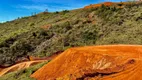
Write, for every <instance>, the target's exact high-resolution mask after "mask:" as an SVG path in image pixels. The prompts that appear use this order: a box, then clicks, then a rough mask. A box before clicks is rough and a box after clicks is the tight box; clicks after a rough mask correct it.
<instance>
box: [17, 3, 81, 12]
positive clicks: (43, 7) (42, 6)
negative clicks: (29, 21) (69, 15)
mask: <svg viewBox="0 0 142 80" xmlns="http://www.w3.org/2000/svg"><path fill="white" fill-rule="evenodd" d="M17 8H22V9H28V10H38V11H44V10H46V9H48V10H49V11H51V12H53V11H62V10H66V9H67V10H70V9H75V8H81V5H80V6H79V5H77V6H71V5H45V4H38V5H37V4H33V5H19V6H18V7H17Z"/></svg>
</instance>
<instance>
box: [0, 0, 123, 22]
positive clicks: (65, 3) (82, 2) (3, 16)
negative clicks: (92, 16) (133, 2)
mask: <svg viewBox="0 0 142 80" xmlns="http://www.w3.org/2000/svg"><path fill="white" fill-rule="evenodd" d="M105 1H112V2H120V1H124V0H1V2H0V22H5V21H10V20H14V19H16V18H18V17H23V16H30V15H31V14H32V13H35V12H36V13H39V12H43V11H45V10H46V9H48V11H49V12H55V11H62V10H72V9H77V8H82V7H84V6H86V5H89V4H96V3H100V2H105Z"/></svg>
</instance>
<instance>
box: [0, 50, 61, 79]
mask: <svg viewBox="0 0 142 80" xmlns="http://www.w3.org/2000/svg"><path fill="white" fill-rule="evenodd" d="M61 52H63V51H58V52H56V53H54V54H53V55H52V56H49V57H43V58H38V57H33V56H28V59H29V60H30V61H28V59H27V60H23V61H17V62H16V63H15V65H13V66H2V65H0V76H3V75H4V74H6V73H9V72H13V71H17V70H21V69H24V68H28V67H30V66H32V65H36V64H38V63H41V62H44V61H48V60H52V59H54V58H55V57H57V56H58V55H59V54H60V53H61Z"/></svg>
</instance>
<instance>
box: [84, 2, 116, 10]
mask: <svg viewBox="0 0 142 80" xmlns="http://www.w3.org/2000/svg"><path fill="white" fill-rule="evenodd" d="M114 4H116V3H113V2H104V3H100V4H91V5H89V6H85V7H84V8H85V9H88V8H98V7H101V6H102V5H104V6H112V5H114Z"/></svg>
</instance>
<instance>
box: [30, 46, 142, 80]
mask: <svg viewBox="0 0 142 80" xmlns="http://www.w3.org/2000/svg"><path fill="white" fill-rule="evenodd" d="M141 67H142V46H140V45H137V46H136V45H133V46H132V45H112V46H90V47H77V48H71V49H68V50H66V51H65V52H63V53H62V54H61V55H59V56H58V57H56V58H55V59H53V60H52V61H51V62H49V63H48V64H47V65H45V66H43V67H42V68H40V69H39V70H38V71H36V72H35V73H34V74H33V75H31V77H33V78H36V79H37V80H55V79H59V80H60V79H61V80H98V79H101V80H142V77H141V75H142V68H141Z"/></svg>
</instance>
